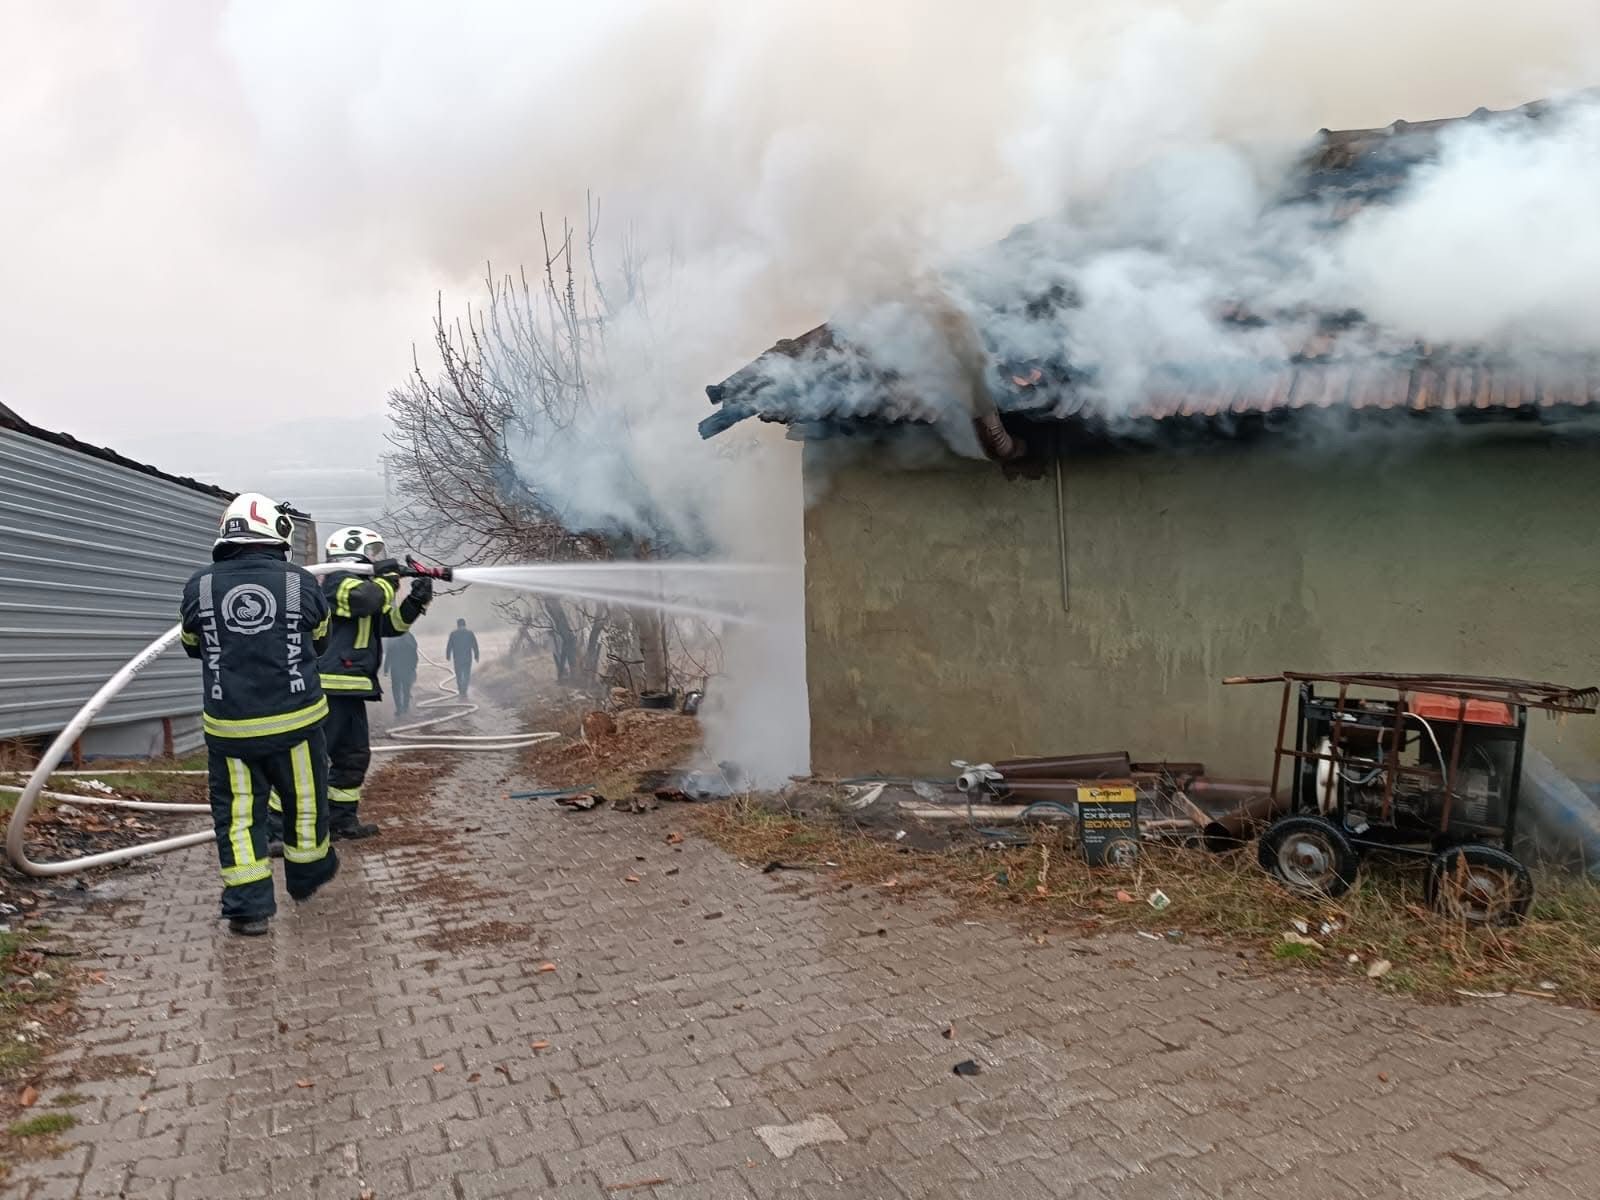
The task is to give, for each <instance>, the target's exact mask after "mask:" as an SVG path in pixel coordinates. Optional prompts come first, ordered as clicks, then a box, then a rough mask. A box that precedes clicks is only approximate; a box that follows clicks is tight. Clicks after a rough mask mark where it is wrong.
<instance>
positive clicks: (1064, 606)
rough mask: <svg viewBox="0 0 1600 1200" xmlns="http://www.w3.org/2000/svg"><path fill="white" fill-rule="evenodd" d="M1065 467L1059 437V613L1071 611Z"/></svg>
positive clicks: (1057, 509)
mask: <svg viewBox="0 0 1600 1200" xmlns="http://www.w3.org/2000/svg"><path fill="white" fill-rule="evenodd" d="M1066 473H1067V469H1066V465H1065V460H1064V458H1063V456H1062V454H1061V437H1060V435H1059V434H1058V435H1057V437H1056V553H1057V557H1059V558H1060V560H1061V611H1062V612H1067V613H1069V612H1071V611H1072V592H1071V590H1070V589H1069V588H1068V586H1067V584H1068V580H1069V575H1068V572H1067V483H1066Z"/></svg>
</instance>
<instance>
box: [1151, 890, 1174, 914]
mask: <svg viewBox="0 0 1600 1200" xmlns="http://www.w3.org/2000/svg"><path fill="white" fill-rule="evenodd" d="M1171 903H1172V901H1171V900H1170V899H1169V898H1168V897H1167V894H1166V893H1165V892H1163V891H1162V890H1161V889H1160V888H1157V889H1156V890H1155V891H1153V892H1151V893H1150V896H1149V904H1150V907H1151V908H1153V909H1155V910H1156V911H1157V912H1160V911H1161V910H1162V909H1164V908H1166V907H1167V905H1169V904H1171Z"/></svg>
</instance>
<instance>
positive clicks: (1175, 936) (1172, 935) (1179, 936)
mask: <svg viewBox="0 0 1600 1200" xmlns="http://www.w3.org/2000/svg"><path fill="white" fill-rule="evenodd" d="M1167 941H1169V942H1181V941H1183V930H1181V929H1169V930H1167Z"/></svg>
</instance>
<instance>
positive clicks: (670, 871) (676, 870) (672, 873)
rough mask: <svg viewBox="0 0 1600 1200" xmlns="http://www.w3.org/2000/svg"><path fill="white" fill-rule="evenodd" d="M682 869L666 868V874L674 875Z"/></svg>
mask: <svg viewBox="0 0 1600 1200" xmlns="http://www.w3.org/2000/svg"><path fill="white" fill-rule="evenodd" d="M682 869H683V868H682V867H668V868H667V871H666V873H667V874H668V875H676V874H677V873H678V872H679V871H681V870H682Z"/></svg>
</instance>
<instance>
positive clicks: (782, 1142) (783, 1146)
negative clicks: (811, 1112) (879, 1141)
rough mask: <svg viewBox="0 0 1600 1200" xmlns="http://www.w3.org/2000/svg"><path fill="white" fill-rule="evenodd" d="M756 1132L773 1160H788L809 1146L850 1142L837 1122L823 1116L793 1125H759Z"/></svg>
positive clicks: (812, 1117) (811, 1117) (819, 1115)
mask: <svg viewBox="0 0 1600 1200" xmlns="http://www.w3.org/2000/svg"><path fill="white" fill-rule="evenodd" d="M755 1132H756V1136H757V1137H758V1138H760V1139H761V1140H762V1141H763V1142H764V1143H765V1144H766V1147H767V1149H768V1150H770V1151H771V1152H772V1157H773V1158H788V1157H790V1156H791V1155H792V1154H794V1152H795V1151H796V1150H804V1149H805V1148H806V1147H807V1146H820V1145H822V1144H823V1143H824V1142H844V1141H848V1140H849V1139H848V1138H847V1137H846V1136H845V1132H844V1130H842V1129H840V1128H839V1123H838V1122H837V1121H835V1120H834V1119H833V1118H832V1117H829V1116H825V1115H822V1114H818V1115H816V1116H810V1117H807V1118H806V1119H805V1120H804V1121H796V1122H795V1123H794V1124H792V1125H757V1126H756V1131H755Z"/></svg>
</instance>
